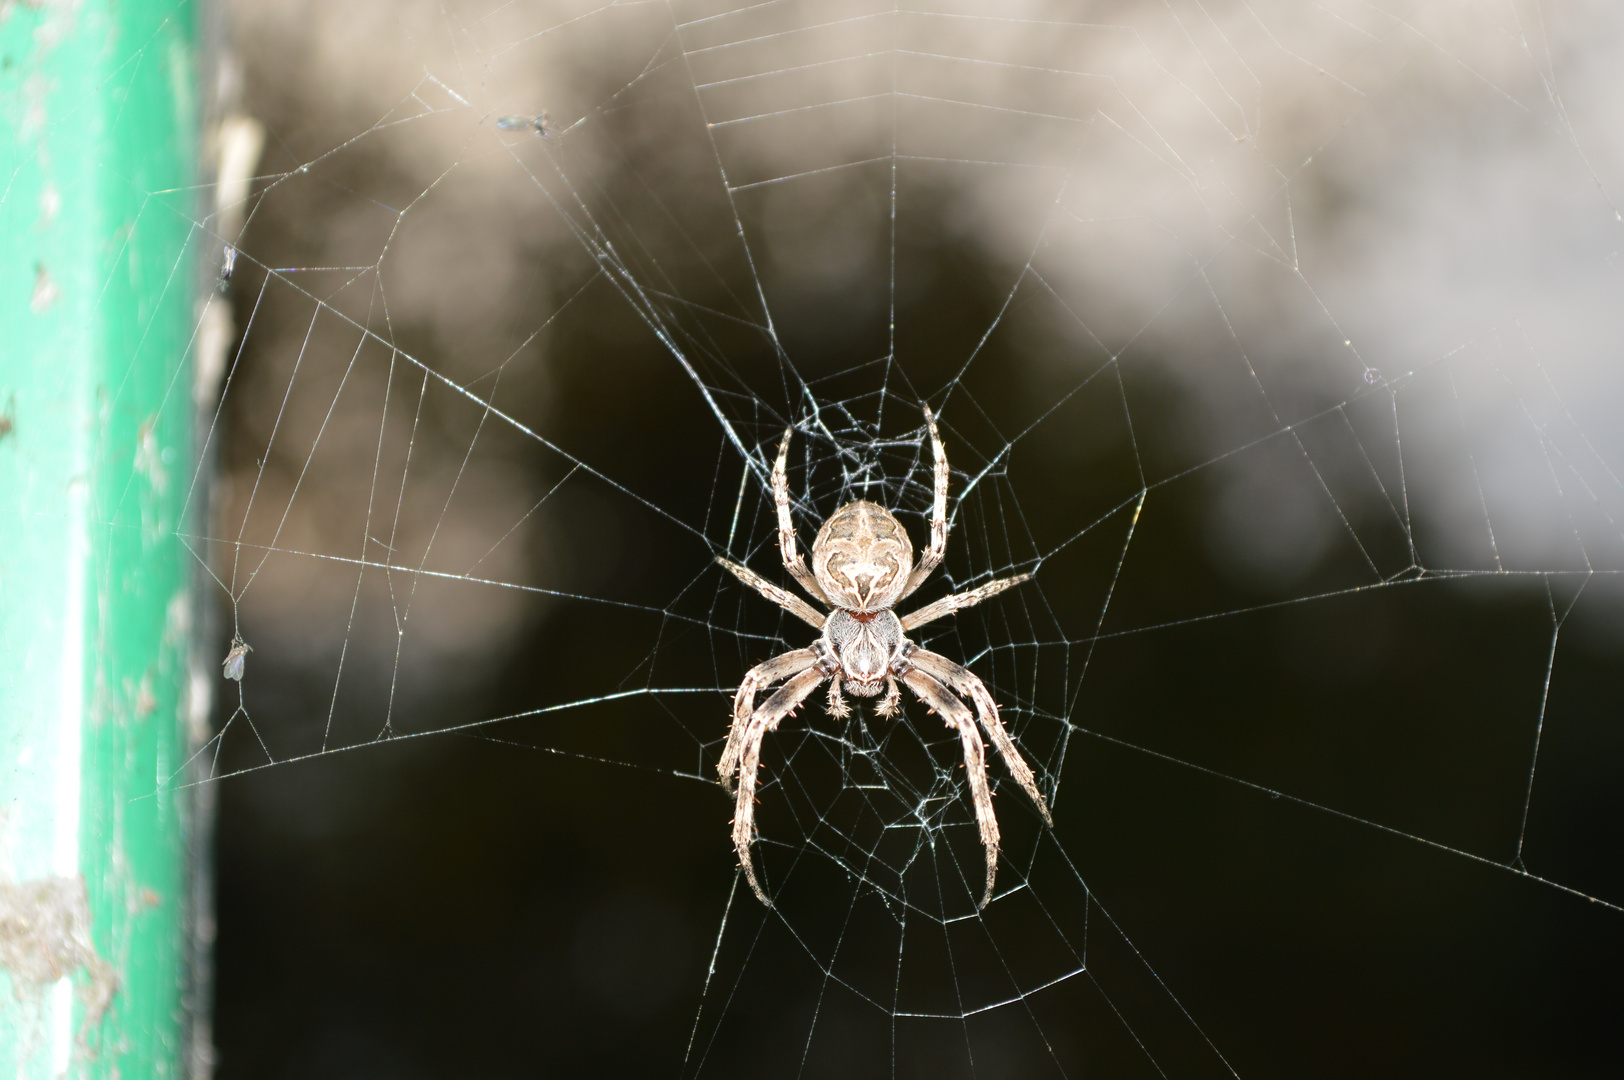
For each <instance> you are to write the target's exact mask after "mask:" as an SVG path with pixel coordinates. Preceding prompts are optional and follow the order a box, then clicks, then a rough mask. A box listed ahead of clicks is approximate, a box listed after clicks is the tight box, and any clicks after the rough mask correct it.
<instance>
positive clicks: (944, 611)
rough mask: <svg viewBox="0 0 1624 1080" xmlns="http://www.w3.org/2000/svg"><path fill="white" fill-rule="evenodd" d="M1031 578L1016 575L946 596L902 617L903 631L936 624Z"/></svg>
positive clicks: (1029, 576) (1025, 575) (1026, 575)
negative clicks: (943, 618)
mask: <svg viewBox="0 0 1624 1080" xmlns="http://www.w3.org/2000/svg"><path fill="white" fill-rule="evenodd" d="M1031 577H1032V575H1031V574H1016V575H1015V576H1014V577H1007V578H999V579H998V580H997V581H989V582H987V583H986V584H985V585H982V586H980V587H979V588H975V589H970V590H968V591H966V592H961V593H954V594H953V595H952V596H944V597H942V598H941V599H940V600H936V601H934V602H932V603H929V604H926V605H925V606H924V607H922V608H920V609H919V610H918V611H916V612H914V613H913V614H912V615H904V616H903V617H902V629H903V630H912V629H913V628H914V627H916V626H924V625H925V624H926V623H928V622H934V621H936V620H937V619H940V618H941V617H942V616H943V615H951V614H953V613H954V612H955V611H963V610H964V609H965V608H967V607H974V606H975V605H977V604H979V603H981V601H983V600H986V599H988V598H989V597H993V596H997V595H998V594H999V593H1001V592H1003V591H1004V590H1005V589H1010V588H1014V587H1015V586H1016V585H1019V584H1020V583H1021V582H1023V581H1027V580H1029V579H1030V578H1031Z"/></svg>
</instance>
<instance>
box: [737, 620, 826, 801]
mask: <svg viewBox="0 0 1624 1080" xmlns="http://www.w3.org/2000/svg"><path fill="white" fill-rule="evenodd" d="M817 662H818V654H817V652H816V651H815V650H813V649H795V650H793V651H791V652H787V653H782V654H780V655H778V656H775V657H773V658H772V659H771V660H766V661H763V662H762V663H759V664H757V665H756V666H755V667H753V668H751V669H750V670H749V671H747V672H745V675H744V681H743V682H742V683H740V684H739V692H738V693H737V694H734V695H733V726H732V728H731V729H730V730H729V731H728V736H727V747H726V749H724V750H723V751H722V760H720V761H718V762H717V763H716V775H717V778H718V779H720V780H721V781H722V786H723V787H724V788H726V789H727V791H728V794H730V795H731V794H732V793H733V774H734V773H736V772H737V771H738V769H739V751H740V748H741V746H742V744H743V741H744V731H745V728H746V727H748V726H749V723H750V716H751V714H752V713H754V712H755V709H756V695H757V694H759V693H761V691H762V690H764V689H766V688H767V687H769V686H771V685H772V684H773V683H775V682H777V681H778V680H780V679H787V678H789V677H790V676H791V675H799V674H800V673H801V672H803V671H805V670H806V669H807V668H809V667H811V666H813V665H814V664H816V663H817Z"/></svg>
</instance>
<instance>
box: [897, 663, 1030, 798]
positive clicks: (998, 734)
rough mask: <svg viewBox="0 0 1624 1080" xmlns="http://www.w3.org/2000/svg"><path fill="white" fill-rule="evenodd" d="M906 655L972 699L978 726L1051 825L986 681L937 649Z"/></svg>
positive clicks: (927, 671)
mask: <svg viewBox="0 0 1624 1080" xmlns="http://www.w3.org/2000/svg"><path fill="white" fill-rule="evenodd" d="M908 659H909V660H910V661H912V662H913V664H914V666H915V667H917V668H919V669H920V670H921V671H923V672H925V673H926V674H927V675H929V676H931V677H932V678H934V679H936V680H937V681H938V682H941V683H944V684H946V685H947V687H948V688H949V689H951V690H953V691H954V692H955V693H959V694H963V695H964V696H965V697H967V698H969V699H970V700H971V701H973V702H975V706H976V716H977V718H978V719H980V721H981V726H982V727H983V728H985V729H986V732H987V735H988V737H989V738H991V739H992V744H993V745H994V746H996V747H997V748H998V755H999V756H1000V757H1002V758H1003V759H1004V764H1005V765H1006V766H1007V767H1008V768H1009V773H1010V775H1011V776H1013V777H1014V778H1015V782H1016V783H1017V784H1020V785H1021V788H1022V790H1024V791H1025V792H1026V795H1027V797H1028V798H1030V799H1031V800H1032V802H1033V803H1035V804H1036V805H1037V808H1038V813H1040V814H1042V815H1043V820H1044V821H1045V822H1047V823H1048V824H1049V826H1050V827H1051V828H1052V827H1053V826H1054V818H1052V817H1050V816H1049V806H1048V804H1047V803H1045V802H1044V801H1043V795H1042V793H1041V792H1039V791H1038V785H1037V783H1036V781H1035V780H1034V778H1033V775H1032V767H1031V766H1030V765H1028V764H1027V763H1026V759H1025V758H1023V757H1021V752H1020V751H1019V750H1017V749H1015V740H1014V739H1012V738H1010V737H1009V729H1007V728H1005V727H1004V722H1003V721H1002V720H1001V719H999V717H998V703H997V702H996V701H994V700H993V698H992V692H991V691H990V690H988V689H987V684H986V683H984V682H982V681H981V678H980V676H978V675H977V674H976V673H975V672H973V671H971V670H970V669H969V668H967V667H965V666H964V665H962V664H955V663H954V662H953V661H951V660H949V659H948V658H947V657H945V656H943V655H941V654H940V653H933V652H931V651H930V650H928V649H915V650H914V651H913V652H912V653H911V654H909V656H908Z"/></svg>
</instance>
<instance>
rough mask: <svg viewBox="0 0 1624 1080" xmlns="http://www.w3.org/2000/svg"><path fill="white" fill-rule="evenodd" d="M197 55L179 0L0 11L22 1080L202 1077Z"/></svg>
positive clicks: (0, 982) (7, 1058)
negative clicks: (189, 774)
mask: <svg viewBox="0 0 1624 1080" xmlns="http://www.w3.org/2000/svg"><path fill="white" fill-rule="evenodd" d="M194 41H195V36H194V32H193V11H192V7H191V4H190V3H189V2H188V0H161V2H158V0H155V2H149V3H139V4H129V3H115V2H113V0H83V2H82V3H80V4H76V5H74V6H73V8H72V10H71V11H70V10H68V9H67V8H64V7H63V6H62V5H55V4H19V5H13V4H5V5H3V8H0V58H3V60H4V63H3V64H0V103H3V106H4V107H0V176H3V177H4V178H5V179H4V185H5V190H4V193H3V195H0V237H4V241H3V243H0V755H3V758H4V761H5V771H4V773H3V774H0V775H3V776H4V779H3V780H0V806H3V807H4V811H3V813H4V818H3V820H0V868H3V870H0V873H3V875H4V876H0V911H4V912H6V913H7V914H8V916H9V917H8V918H7V919H6V920H5V927H4V935H5V940H4V948H3V949H0V963H3V966H0V1075H5V1076H7V1077H18V1078H25V1080H33V1078H36V1077H39V1078H45V1077H50V1078H52V1080H54V1078H56V1077H60V1076H70V1077H110V1076H124V1077H152V1076H160V1075H167V1076H180V1075H182V1074H183V1073H185V1072H186V1071H187V1052H188V1045H187V1043H188V1035H189V1025H188V1016H187V993H188V987H189V960H190V955H191V953H190V947H189V942H188V926H189V924H188V912H189V900H190V889H189V882H188V847H187V827H188V820H189V812H190V803H189V799H188V793H187V792H186V790H185V789H184V788H181V787H179V786H178V785H177V784H175V783H173V782H167V783H166V781H169V780H170V778H172V777H174V776H175V775H176V773H177V772H179V771H180V770H181V769H182V767H183V764H184V762H185V758H186V754H185V749H186V735H185V728H186V711H187V701H188V689H189V686H190V653H191V641H192V631H191V627H192V625H193V622H194V620H193V619H192V601H191V591H190V589H189V587H188V585H189V575H190V570H191V560H190V557H189V555H188V553H187V551H186V549H185V547H184V545H183V544H182V543H181V539H180V537H181V535H182V534H183V532H184V530H185V528H186V523H185V521H184V515H185V514H186V512H187V511H186V506H187V498H188V491H189V489H190V487H191V482H192V475H193V470H192V461H193V434H192V432H193V413H192V408H193V401H192V394H191V357H190V355H189V351H190V342H191V340H192V330H193V326H194V304H195V302H196V300H197V297H198V296H199V293H200V284H201V275H200V273H199V272H198V271H197V268H196V256H197V253H198V250H199V249H200V248H202V246H203V244H204V240H205V237H206V235H207V234H206V232H205V231H203V230H201V229H195V228H194V227H193V223H194V221H196V219H197V218H198V216H199V211H198V210H197V209H196V207H195V205H194V204H195V199H196V194H195V188H194V162H195V160H196V155H197V138H196V123H197V119H196V115H195V111H196V103H197V101H198V95H197V91H196V87H195V74H194V72H195V68H196V55H195V51H194ZM209 250H210V251H217V250H218V248H217V246H213V245H211V246H210V248H209Z"/></svg>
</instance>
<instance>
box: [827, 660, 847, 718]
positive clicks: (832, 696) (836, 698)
mask: <svg viewBox="0 0 1624 1080" xmlns="http://www.w3.org/2000/svg"><path fill="white" fill-rule="evenodd" d="M824 708H825V710H826V711H827V712H828V713H829V715H830V716H832V717H834V718H835V719H836V720H844V719H846V717H848V716H850V715H851V706H850V705H847V704H846V696H845V695H844V694H842V693H841V692H840V673H839V672H836V673H835V677H834V678H832V679H830V680H829V700H828V701H827V702H825V704H824Z"/></svg>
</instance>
